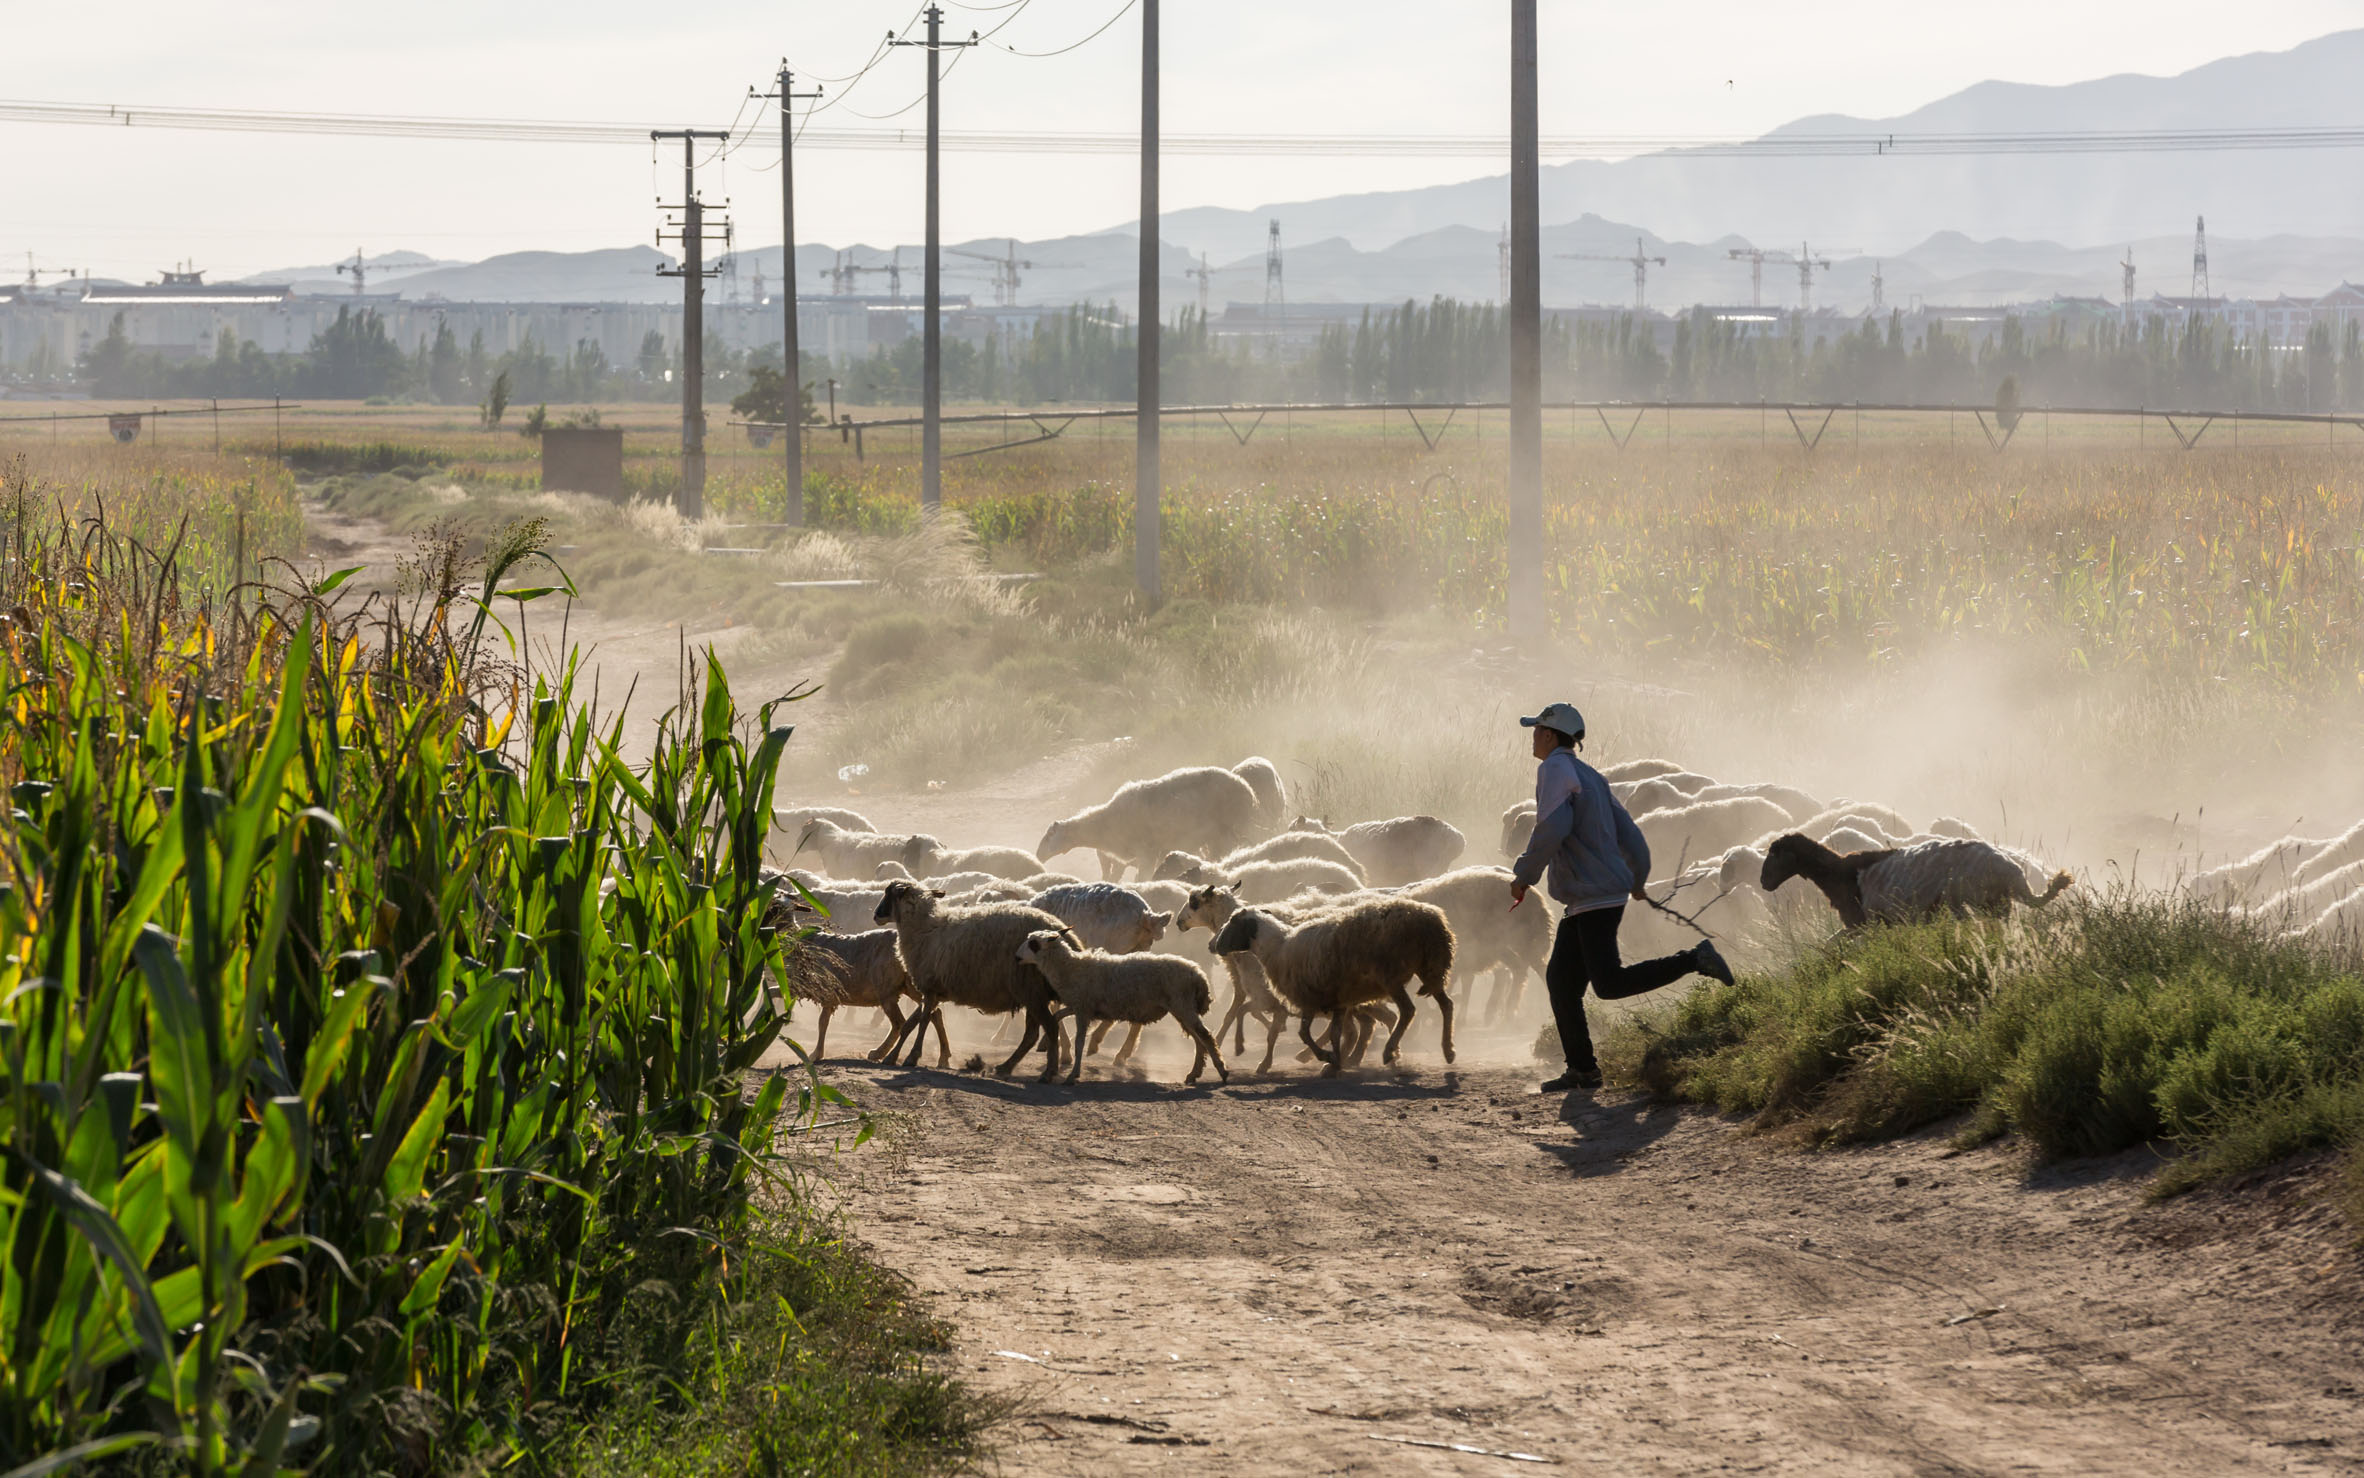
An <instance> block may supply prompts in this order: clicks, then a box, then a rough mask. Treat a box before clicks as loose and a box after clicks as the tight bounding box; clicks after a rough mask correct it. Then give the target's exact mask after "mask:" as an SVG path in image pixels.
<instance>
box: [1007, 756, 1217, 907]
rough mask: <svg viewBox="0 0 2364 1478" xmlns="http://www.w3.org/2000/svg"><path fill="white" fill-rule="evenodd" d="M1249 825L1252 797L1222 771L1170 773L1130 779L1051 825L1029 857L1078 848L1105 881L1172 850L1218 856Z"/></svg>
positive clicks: (1045, 858) (1047, 856)
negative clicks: (1093, 855) (1096, 859)
mask: <svg viewBox="0 0 2364 1478" xmlns="http://www.w3.org/2000/svg"><path fill="white" fill-rule="evenodd" d="M1255 826H1256V792H1255V791H1254V790H1253V789H1251V788H1250V787H1249V785H1248V782H1247V781H1245V780H1242V779H1241V778H1240V777H1239V776H1237V775H1234V774H1232V773H1231V772H1230V771H1229V770H1217V769H1212V768H1199V769H1188V770H1175V771H1173V772H1172V773H1170V774H1166V775H1160V776H1158V777H1157V778H1156V779H1154V780H1134V781H1131V782H1129V783H1127V784H1125V785H1122V786H1119V787H1118V788H1117V791H1116V794H1114V795H1112V796H1110V797H1109V798H1108V799H1107V800H1105V801H1103V802H1101V803H1100V804H1099V805H1097V806H1088V807H1086V808H1085V809H1083V810H1081V811H1078V812H1076V813H1075V814H1074V815H1073V816H1069V817H1067V818H1065V819H1064V820H1060V821H1054V822H1052V823H1051V827H1050V830H1048V831H1046V832H1044V833H1043V838H1042V845H1041V846H1039V847H1037V848H1035V849H1034V850H1035V855H1037V856H1038V857H1040V858H1041V859H1042V860H1043V861H1045V862H1048V861H1050V860H1051V859H1052V858H1054V857H1057V856H1060V855H1062V854H1064V853H1067V852H1073V851H1076V850H1078V849H1079V848H1089V849H1090V850H1092V851H1094V852H1097V853H1098V854H1099V855H1100V871H1101V875H1102V876H1103V877H1104V878H1106V879H1107V880H1108V881H1110V882H1116V881H1119V880H1121V879H1122V878H1123V876H1124V872H1125V869H1126V868H1128V867H1132V868H1138V869H1141V870H1144V871H1146V870H1147V869H1148V867H1149V865H1150V864H1151V863H1153V862H1155V861H1156V860H1157V859H1158V858H1160V857H1162V856H1164V855H1165V854H1166V853H1167V852H1170V851H1172V850H1174V849H1175V848H1177V847H1180V848H1184V849H1187V850H1189V851H1193V852H1197V853H1200V854H1201V855H1203V856H1208V857H1220V856H1222V855H1223V854H1224V853H1225V852H1228V851H1230V850H1231V849H1232V848H1233V847H1236V846H1238V845H1239V844H1240V843H1241V842H1244V841H1246V840H1247V839H1248V837H1249V835H1250V834H1251V833H1253V832H1254V830H1255Z"/></svg>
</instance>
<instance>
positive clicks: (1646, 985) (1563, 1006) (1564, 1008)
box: [1543, 904, 1699, 1073]
mask: <svg viewBox="0 0 2364 1478" xmlns="http://www.w3.org/2000/svg"><path fill="white" fill-rule="evenodd" d="M1624 920H1625V906H1624V905H1623V904H1619V905H1618V906H1617V907H1615V908H1596V909H1590V910H1587V911H1586V912H1584V913H1572V914H1569V915H1568V916H1567V917H1565V918H1563V919H1561V920H1560V930H1559V934H1558V936H1557V937H1556V938H1554V939H1553V940H1552V944H1551V963H1550V964H1549V965H1547V966H1545V967H1544V970H1543V983H1544V985H1545V986H1546V987H1548V988H1549V989H1550V991H1551V1014H1552V1015H1553V1016H1555V1017H1557V1018H1558V1019H1559V1025H1560V1046H1562V1047H1563V1048H1565V1049H1567V1053H1568V1070H1569V1071H1570V1072H1577V1073H1591V1072H1598V1071H1600V1062H1599V1060H1598V1059H1597V1058H1595V1057H1594V1056H1593V1053H1592V1028H1591V1027H1590V1026H1589V1025H1588V1024H1587V1023H1586V1022H1585V1019H1584V988H1585V987H1586V986H1588V985H1589V986H1591V987H1592V993H1593V994H1594V995H1596V996H1599V997H1600V998H1601V999H1602V1000H1604V1001H1622V1000H1624V999H1625V998H1626V997H1627V996H1638V995H1640V994H1642V993H1643V992H1644V991H1653V990H1656V989H1658V988H1659V987H1660V986H1662V985H1672V984H1674V983H1675V982H1676V981H1678V980H1680V979H1682V978H1683V977H1684V976H1686V975H1688V974H1690V973H1691V972H1692V971H1694V970H1696V969H1698V968H1699V967H1698V965H1697V963H1696V962H1694V961H1693V960H1692V958H1691V952H1690V951H1689V950H1685V951H1683V952H1682V953H1681V954H1675V955H1663V956H1661V957H1660V958H1658V959H1655V960H1639V961H1636V962H1635V963H1633V964H1631V965H1628V964H1626V963H1625V962H1624V961H1623V960H1621V959H1619V958H1618V955H1617V926H1618V925H1619V924H1620V923H1623V922H1624Z"/></svg>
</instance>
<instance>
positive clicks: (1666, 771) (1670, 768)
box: [1601, 759, 1689, 785]
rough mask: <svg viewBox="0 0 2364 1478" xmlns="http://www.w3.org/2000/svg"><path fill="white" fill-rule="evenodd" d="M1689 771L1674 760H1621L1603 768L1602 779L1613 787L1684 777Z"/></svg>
mask: <svg viewBox="0 0 2364 1478" xmlns="http://www.w3.org/2000/svg"><path fill="white" fill-rule="evenodd" d="M1687 773H1689V772H1688V770H1687V769H1686V768H1685V767H1684V766H1682V765H1678V764H1676V763H1675V762H1674V761H1673V760H1658V759H1648V760H1620V761H1618V762H1617V763H1616V764H1614V765H1603V766H1601V778H1602V779H1603V780H1606V781H1608V782H1609V783H1610V784H1611V785H1622V784H1625V783H1627V782H1629V781H1635V780H1655V779H1657V778H1658V777H1659V776H1661V775H1682V774H1687Z"/></svg>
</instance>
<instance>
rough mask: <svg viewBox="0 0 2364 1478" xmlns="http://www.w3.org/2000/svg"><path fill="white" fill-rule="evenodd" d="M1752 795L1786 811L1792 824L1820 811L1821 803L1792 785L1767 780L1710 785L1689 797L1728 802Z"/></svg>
mask: <svg viewBox="0 0 2364 1478" xmlns="http://www.w3.org/2000/svg"><path fill="white" fill-rule="evenodd" d="M1744 795H1753V796H1758V797H1760V798H1762V799H1764V800H1768V801H1771V802H1772V803H1773V804H1774V805H1777V806H1779V807H1780V808H1781V809H1782V810H1784V811H1787V812H1788V813H1789V816H1790V820H1791V821H1792V822H1798V821H1803V820H1805V819H1806V818H1807V817H1809V816H1812V815H1814V814H1815V813H1816V812H1818V811H1820V810H1821V809H1822V802H1820V801H1818V800H1816V799H1814V797H1812V796H1810V795H1808V794H1807V793H1806V792H1804V791H1802V790H1800V789H1798V788H1797V787H1796V786H1794V785H1776V784H1774V783H1773V782H1771V781H1769V780H1759V781H1752V782H1751V783H1749V784H1747V785H1710V786H1708V787H1707V788H1706V789H1705V790H1702V791H1700V792H1699V793H1698V794H1697V795H1695V796H1693V797H1691V799H1692V800H1693V801H1728V800H1732V799H1735V798H1737V797H1739V796H1744Z"/></svg>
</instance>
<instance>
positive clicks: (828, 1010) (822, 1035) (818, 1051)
mask: <svg viewBox="0 0 2364 1478" xmlns="http://www.w3.org/2000/svg"><path fill="white" fill-rule="evenodd" d="M836 1014H837V1008H836V1007H835V1006H823V1007H822V1008H821V1029H820V1031H819V1033H818V1034H816V1035H815V1036H814V1037H813V1061H815V1062H819V1061H820V1060H821V1059H822V1058H823V1057H825V1056H827V1055H828V1052H829V1018H830V1017H832V1016H835V1015H836Z"/></svg>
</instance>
